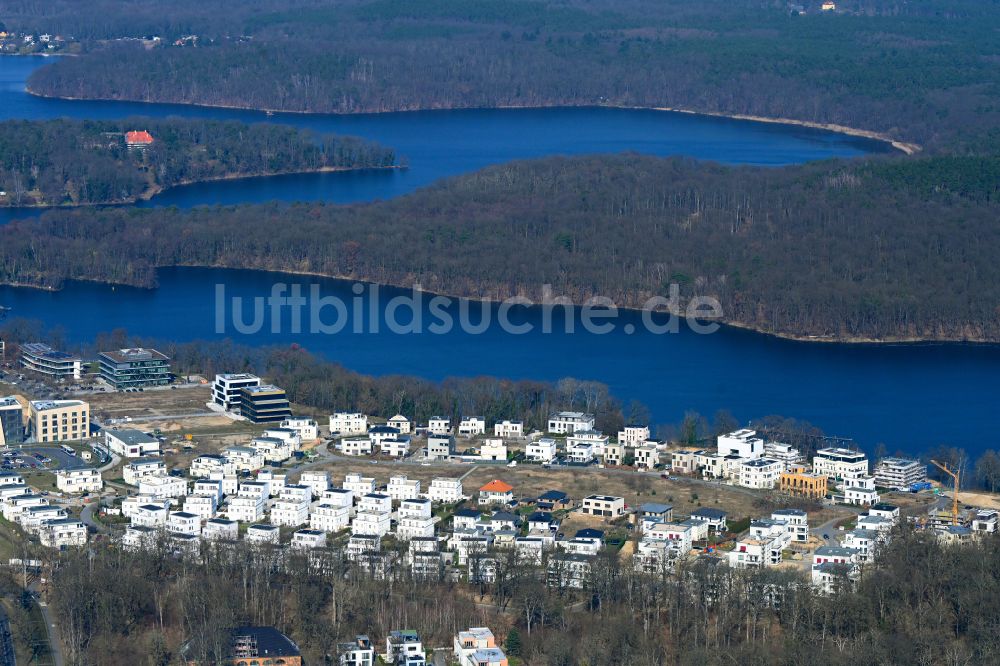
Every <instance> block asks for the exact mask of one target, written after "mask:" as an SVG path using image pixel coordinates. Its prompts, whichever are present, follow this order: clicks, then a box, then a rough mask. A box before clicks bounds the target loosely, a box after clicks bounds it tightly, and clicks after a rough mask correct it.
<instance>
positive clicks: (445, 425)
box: [427, 416, 451, 435]
mask: <svg viewBox="0 0 1000 666" xmlns="http://www.w3.org/2000/svg"><path fill="white" fill-rule="evenodd" d="M427 432H429V433H430V434H432V435H450V434H451V419H446V418H445V417H443V416H432V417H431V418H430V420H428V421H427Z"/></svg>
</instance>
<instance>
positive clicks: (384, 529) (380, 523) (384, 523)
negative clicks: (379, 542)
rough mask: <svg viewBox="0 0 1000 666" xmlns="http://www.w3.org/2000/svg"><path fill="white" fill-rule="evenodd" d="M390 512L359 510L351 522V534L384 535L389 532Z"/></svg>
mask: <svg viewBox="0 0 1000 666" xmlns="http://www.w3.org/2000/svg"><path fill="white" fill-rule="evenodd" d="M389 529H390V514H388V513H371V512H368V511H358V513H357V515H355V516H354V522H352V523H351V534H364V535H368V536H379V537H383V536H385V535H386V534H388V533H389Z"/></svg>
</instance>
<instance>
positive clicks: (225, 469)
mask: <svg viewBox="0 0 1000 666" xmlns="http://www.w3.org/2000/svg"><path fill="white" fill-rule="evenodd" d="M212 472H222V473H223V474H235V473H236V466H235V465H233V463H231V462H229V461H228V460H227V459H226V458H225V457H223V456H216V455H211V454H205V455H200V456H198V457H197V458H195V459H194V460H192V461H191V469H190V470H189V471H188V474H189V475H191V476H192V477H194V478H204V477H207V476H211V474H212Z"/></svg>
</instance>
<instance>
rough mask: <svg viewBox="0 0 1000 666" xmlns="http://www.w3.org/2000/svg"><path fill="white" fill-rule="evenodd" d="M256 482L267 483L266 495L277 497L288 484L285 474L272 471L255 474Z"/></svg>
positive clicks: (267, 470) (266, 470)
mask: <svg viewBox="0 0 1000 666" xmlns="http://www.w3.org/2000/svg"><path fill="white" fill-rule="evenodd" d="M257 481H260V482H262V483H267V490H268V494H270V496H271V497H277V496H278V495H280V494H281V491H282V490H284V489H285V486H286V485H287V482H288V475H287V474H278V473H277V472H275V471H274V470H273V469H262V470H260V471H259V472H257Z"/></svg>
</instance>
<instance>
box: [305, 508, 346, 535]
mask: <svg viewBox="0 0 1000 666" xmlns="http://www.w3.org/2000/svg"><path fill="white" fill-rule="evenodd" d="M350 523H351V509H350V508H349V507H346V506H335V505H333V504H323V503H322V502H321V503H320V504H317V505H315V506H313V507H312V509H311V510H310V512H309V527H311V528H313V529H314V530H323V531H324V532H328V533H330V534H333V533H336V532H339V531H340V530H342V529H346V528H347V526H348V525H350Z"/></svg>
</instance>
